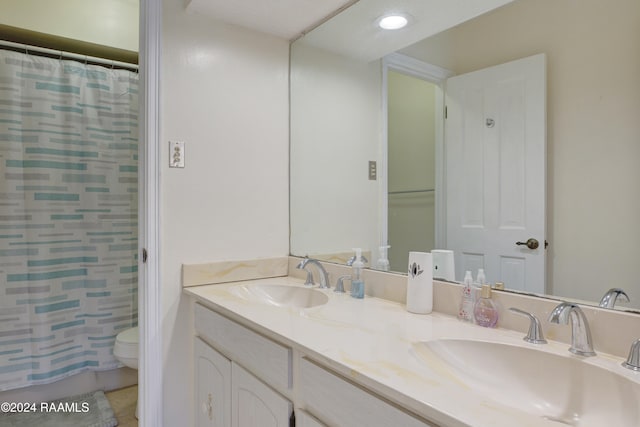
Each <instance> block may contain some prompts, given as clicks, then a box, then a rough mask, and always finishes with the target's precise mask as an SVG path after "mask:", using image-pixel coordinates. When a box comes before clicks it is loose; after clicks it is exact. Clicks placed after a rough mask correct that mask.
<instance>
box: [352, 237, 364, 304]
mask: <svg viewBox="0 0 640 427" xmlns="http://www.w3.org/2000/svg"><path fill="white" fill-rule="evenodd" d="M354 251H355V252H356V260H355V261H353V264H351V296H352V297H353V298H364V279H363V278H362V269H363V268H364V262H362V249H360V248H356V249H354Z"/></svg>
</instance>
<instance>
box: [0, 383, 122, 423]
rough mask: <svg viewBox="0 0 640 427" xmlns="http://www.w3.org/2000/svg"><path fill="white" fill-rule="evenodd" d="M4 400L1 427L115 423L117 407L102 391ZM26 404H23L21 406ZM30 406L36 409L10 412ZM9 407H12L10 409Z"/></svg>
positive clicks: (0, 416)
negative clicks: (33, 399)
mask: <svg viewBox="0 0 640 427" xmlns="http://www.w3.org/2000/svg"><path fill="white" fill-rule="evenodd" d="M9 404H10V405H14V407H13V408H10V407H6V406H5V405H7V403H2V405H3V407H2V412H0V427H31V426H33V427H114V426H117V425H118V420H117V419H116V416H115V414H114V413H113V409H111V405H110V404H109V401H108V400H107V398H106V396H105V395H104V393H103V392H102V391H95V392H93V393H86V394H81V395H78V396H73V397H66V398H64V399H60V400H54V401H52V402H43V403H24V402H23V403H18V402H11V403H9ZM19 405H22V406H19ZM24 405H28V406H29V410H30V411H32V410H33V412H21V413H16V412H10V411H11V410H13V411H15V410H18V409H20V410H21V411H22V410H23V408H24ZM7 409H8V411H7Z"/></svg>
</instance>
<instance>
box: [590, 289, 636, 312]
mask: <svg viewBox="0 0 640 427" xmlns="http://www.w3.org/2000/svg"><path fill="white" fill-rule="evenodd" d="M619 296H622V297H623V298H624V299H625V300H626V301H627V302H629V295H627V293H626V292H625V291H624V290H622V289H620V288H611V289H609V290H608V291H607V292H606V293H605V294H604V296H603V297H602V299H601V300H600V304H598V305H599V306H600V307H603V308H613V307H615V305H616V301H617V300H618V297H619Z"/></svg>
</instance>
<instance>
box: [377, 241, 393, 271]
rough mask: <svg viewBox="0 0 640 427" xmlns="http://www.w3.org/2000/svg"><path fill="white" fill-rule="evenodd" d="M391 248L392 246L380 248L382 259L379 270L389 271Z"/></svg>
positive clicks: (379, 261) (379, 262)
mask: <svg viewBox="0 0 640 427" xmlns="http://www.w3.org/2000/svg"><path fill="white" fill-rule="evenodd" d="M389 248H391V246H389V245H385V246H380V258H378V270H382V271H389V252H388V251H389Z"/></svg>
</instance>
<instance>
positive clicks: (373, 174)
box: [369, 160, 378, 181]
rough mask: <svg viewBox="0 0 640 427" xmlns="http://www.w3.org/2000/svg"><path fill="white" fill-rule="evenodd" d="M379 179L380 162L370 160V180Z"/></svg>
mask: <svg viewBox="0 0 640 427" xmlns="http://www.w3.org/2000/svg"><path fill="white" fill-rule="evenodd" d="M376 179H378V163H377V162H376V161H375V160H369V181H375V180H376Z"/></svg>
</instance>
